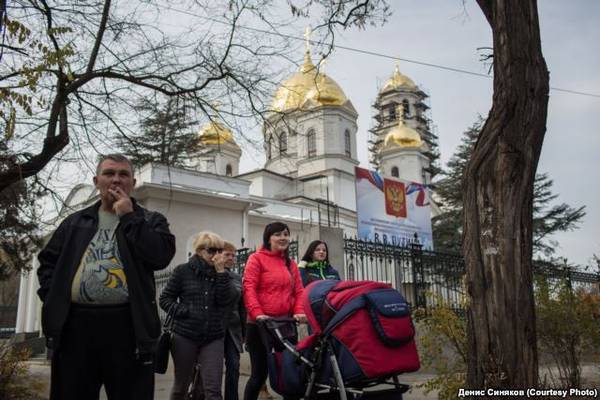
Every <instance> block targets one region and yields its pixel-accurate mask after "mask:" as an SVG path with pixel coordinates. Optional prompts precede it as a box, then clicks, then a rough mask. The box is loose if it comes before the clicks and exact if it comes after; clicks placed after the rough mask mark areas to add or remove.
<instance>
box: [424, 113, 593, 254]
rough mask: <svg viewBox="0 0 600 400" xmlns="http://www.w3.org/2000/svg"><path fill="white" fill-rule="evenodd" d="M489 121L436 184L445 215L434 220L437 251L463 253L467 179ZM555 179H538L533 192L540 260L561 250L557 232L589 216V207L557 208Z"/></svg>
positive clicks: (468, 137)
mask: <svg viewBox="0 0 600 400" xmlns="http://www.w3.org/2000/svg"><path fill="white" fill-rule="evenodd" d="M484 123H485V120H484V119H483V118H482V117H481V116H479V117H478V119H477V121H476V122H475V123H474V124H473V125H472V126H471V127H469V128H468V129H467V130H466V131H465V132H464V134H463V138H462V141H461V143H460V145H459V146H458V148H457V149H456V152H455V153H454V155H452V157H451V158H450V160H449V161H448V164H447V167H446V169H445V170H444V171H443V172H442V173H441V174H440V175H441V177H442V178H441V179H440V180H439V181H438V182H437V183H436V185H435V187H436V195H437V196H439V199H440V200H441V201H440V208H441V210H442V213H441V214H440V215H438V216H436V217H434V218H433V219H432V228H433V239H434V243H435V247H436V249H438V250H441V251H450V252H460V251H461V244H462V234H463V217H464V216H463V194H464V186H463V175H464V172H465V169H466V167H467V162H468V161H469V157H470V156H471V152H472V151H473V149H474V148H475V144H476V143H477V138H478V137H479V132H480V131H481V129H482V128H483V124H484ZM553 185H554V183H553V181H552V179H550V177H549V176H548V174H545V173H539V174H536V176H535V181H534V190H533V251H534V255H535V256H537V257H538V258H546V259H551V258H552V256H553V255H554V252H555V249H556V247H557V243H556V241H553V240H552V239H551V237H552V234H554V233H556V232H565V231H571V230H574V229H577V227H578V225H579V223H580V222H581V220H582V219H583V217H584V216H585V206H582V207H578V208H573V207H571V206H570V205H568V204H566V203H560V204H554V202H555V200H556V199H557V197H558V195H557V194H554V193H553V192H552V186H553Z"/></svg>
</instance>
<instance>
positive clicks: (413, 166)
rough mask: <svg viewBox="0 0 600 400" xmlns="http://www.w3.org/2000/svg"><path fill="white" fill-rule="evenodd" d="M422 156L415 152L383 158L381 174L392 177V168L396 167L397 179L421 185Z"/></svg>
mask: <svg viewBox="0 0 600 400" xmlns="http://www.w3.org/2000/svg"><path fill="white" fill-rule="evenodd" d="M424 158H425V157H424V156H423V155H421V154H420V153H418V152H416V151H412V152H404V153H400V154H395V155H393V156H392V157H386V156H383V159H382V162H381V172H382V173H383V174H384V175H388V176H391V175H392V167H394V166H396V167H398V172H399V176H398V177H399V178H400V179H404V180H407V181H412V182H418V183H423V175H422V174H423V167H424V166H425V165H426V164H424V162H425V160H424Z"/></svg>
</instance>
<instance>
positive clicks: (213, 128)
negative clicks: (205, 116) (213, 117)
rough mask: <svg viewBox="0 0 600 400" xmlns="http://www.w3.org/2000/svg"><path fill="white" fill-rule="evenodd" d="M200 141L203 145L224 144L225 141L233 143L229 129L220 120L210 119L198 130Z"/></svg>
mask: <svg viewBox="0 0 600 400" xmlns="http://www.w3.org/2000/svg"><path fill="white" fill-rule="evenodd" d="M198 136H199V137H200V143H202V144H204V145H211V144H224V143H226V142H228V143H231V144H235V145H237V144H236V143H235V140H234V139H233V134H232V133H231V131H230V130H229V129H228V128H226V127H225V126H223V124H221V123H220V122H216V121H211V122H209V123H208V124H206V125H204V126H203V127H202V129H200V131H199V132H198Z"/></svg>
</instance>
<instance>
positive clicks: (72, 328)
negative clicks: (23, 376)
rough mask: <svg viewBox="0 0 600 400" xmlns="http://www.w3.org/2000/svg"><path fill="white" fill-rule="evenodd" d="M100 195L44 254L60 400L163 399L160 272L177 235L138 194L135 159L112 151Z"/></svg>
mask: <svg viewBox="0 0 600 400" xmlns="http://www.w3.org/2000/svg"><path fill="white" fill-rule="evenodd" d="M94 184H95V186H96V189H97V190H98V193H99V197H100V201H98V202H97V203H96V204H94V205H92V206H90V207H88V208H85V209H83V210H81V211H77V212H75V213H73V214H71V215H69V216H67V217H66V218H65V219H64V220H63V222H62V223H61V224H60V225H59V227H58V228H57V229H56V231H55V232H54V234H53V235H52V237H51V238H50V241H49V242H48V243H47V244H46V246H45V247H44V249H43V250H42V251H41V252H40V254H39V255H38V260H39V262H40V266H39V268H38V270H37V275H38V278H39V281H40V288H39V290H38V295H39V296H40V299H41V300H42V303H43V306H42V330H43V332H44V335H45V336H46V343H47V346H48V348H49V349H51V350H52V364H51V369H52V374H51V379H50V381H51V382H50V399H52V400H70V399H73V400H80V399H93V398H98V396H99V393H100V387H101V386H102V385H104V387H105V389H106V394H107V397H108V399H109V400H110V399H133V398H135V399H139V400H150V399H152V398H154V368H153V355H154V348H155V345H156V341H157V339H158V336H159V335H160V320H159V318H158V310H157V308H156V299H155V290H156V289H155V285H154V271H157V270H161V269H163V268H165V267H167V265H168V264H169V262H170V261H171V259H172V258H173V255H174V254H175V237H174V236H173V235H172V234H171V232H170V231H169V224H168V223H167V220H166V219H165V217H164V216H162V215H161V214H159V213H157V212H153V211H149V210H146V209H145V208H143V207H141V206H140V205H138V204H137V202H136V201H135V200H134V199H133V198H132V197H131V194H132V192H133V188H134V186H135V178H134V171H133V165H132V164H131V161H129V160H128V159H127V158H126V157H125V156H123V155H121V154H109V155H106V156H103V157H102V158H101V160H100V161H99V163H98V165H97V167H96V176H94Z"/></svg>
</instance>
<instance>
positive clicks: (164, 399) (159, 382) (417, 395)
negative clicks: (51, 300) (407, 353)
mask: <svg viewBox="0 0 600 400" xmlns="http://www.w3.org/2000/svg"><path fill="white" fill-rule="evenodd" d="M241 364H242V365H241V368H240V372H241V376H240V385H239V393H240V399H242V398H243V391H244V387H245V385H246V381H247V380H248V375H249V363H248V358H247V355H246V354H242V362H241ZM29 368H30V372H31V373H32V375H34V376H35V377H36V379H39V380H40V381H41V382H45V383H46V386H45V389H46V391H45V393H44V395H45V396H46V397H47V396H48V388H49V382H50V366H49V365H48V364H47V363H43V362H36V361H32V362H30V363H29ZM172 368H173V362H172V360H171V361H170V362H169V370H168V371H167V373H166V374H164V375H159V374H157V375H156V389H155V396H154V399H155V400H168V399H169V391H170V390H171V385H172V384H173V370H172ZM432 377H433V375H431V374H426V373H421V372H417V373H411V374H405V375H402V377H401V378H402V379H401V382H402V383H406V384H408V385H411V387H413V389H412V390H411V392H409V393H407V394H405V395H404V399H405V400H426V399H436V398H437V396H436V395H434V394H429V396H426V395H424V394H423V391H422V390H420V389H416V388H414V385H416V384H419V383H423V382H425V381H426V380H427V379H430V378H432ZM270 392H271V393H273V398H274V399H281V397H279V396H278V395H276V394H274V392H273V391H270ZM100 398H101V399H102V400H106V396H105V395H104V393H102V396H101V397H100Z"/></svg>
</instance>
